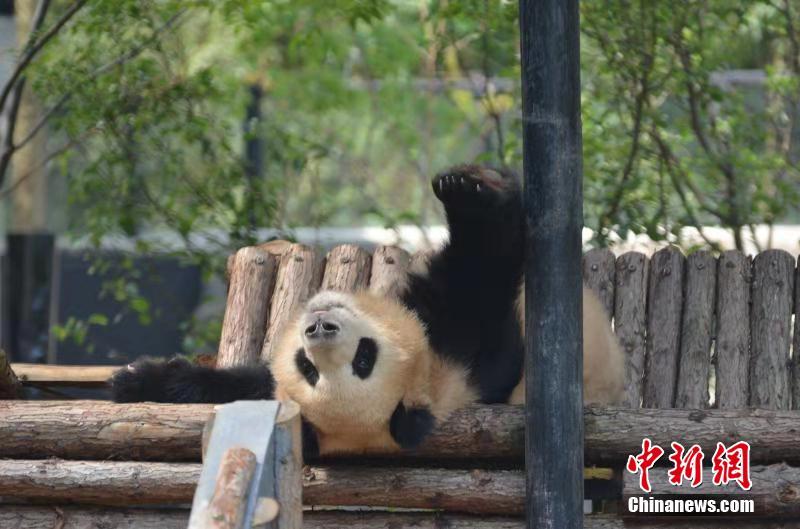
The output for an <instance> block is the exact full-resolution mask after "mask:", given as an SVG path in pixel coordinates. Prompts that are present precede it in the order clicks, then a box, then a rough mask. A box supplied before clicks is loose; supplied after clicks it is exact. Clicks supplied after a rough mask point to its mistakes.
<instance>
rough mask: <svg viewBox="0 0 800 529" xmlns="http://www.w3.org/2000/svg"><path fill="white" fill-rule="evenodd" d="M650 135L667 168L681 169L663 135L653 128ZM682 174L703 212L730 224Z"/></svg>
mask: <svg viewBox="0 0 800 529" xmlns="http://www.w3.org/2000/svg"><path fill="white" fill-rule="evenodd" d="M649 135H650V137H651V138H652V139H653V142H654V143H655V144H656V146H657V147H658V151H659V154H660V156H661V158H662V160H664V162H665V163H666V164H667V167H669V168H670V170H672V169H673V168H674V169H679V168H680V165H679V163H678V159H677V157H676V156H675V154H674V153H673V152H672V149H671V148H670V146H669V144H667V142H666V141H665V140H664V138H662V137H661V134H660V133H659V132H658V129H656V128H655V127H653V128H652V129H651V130H650V131H649ZM680 172H681V175H682V180H683V182H684V183H685V184H686V187H688V188H689V190H690V191H691V192H692V195H694V197H695V200H697V203H698V204H699V206H700V208H701V209H702V210H704V211H705V212H707V213H710V214H711V215H714V216H715V217H717V218H718V219H719V220H720V221H721V222H723V223H725V222H728V221H729V220H730V219H729V218H728V216H727V215H725V213H723V212H722V211H721V210H719V209H717V208H714V207H713V206H711V205H710V204H708V202H707V201H706V199H705V197H704V196H703V193H702V192H701V191H700V189H699V188H698V187H697V186H696V185H694V182H692V180H691V179H690V178H689V176H688V175H687V174H686V173H685V171H683V170H680Z"/></svg>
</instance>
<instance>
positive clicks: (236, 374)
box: [111, 357, 275, 404]
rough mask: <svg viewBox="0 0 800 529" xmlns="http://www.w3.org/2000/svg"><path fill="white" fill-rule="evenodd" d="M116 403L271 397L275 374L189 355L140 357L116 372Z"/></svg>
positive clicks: (220, 401)
mask: <svg viewBox="0 0 800 529" xmlns="http://www.w3.org/2000/svg"><path fill="white" fill-rule="evenodd" d="M111 388H112V397H113V399H114V402H145V401H149V402H173V403H201V402H206V403H215V404H222V403H226V402H233V401H235V400H257V399H271V398H272V397H273V393H274V391H275V381H274V379H273V378H272V374H271V373H270V372H269V369H267V368H266V367H264V366H258V367H235V368H232V369H225V370H222V369H220V370H217V369H212V368H210V367H205V366H196V365H193V364H191V363H190V362H189V361H188V360H186V359H185V358H179V357H178V358H174V359H172V360H170V361H169V362H156V361H152V360H139V361H137V362H136V363H134V364H132V365H131V366H130V367H128V368H123V369H120V370H119V371H117V372H116V373H114V376H113V377H112V379H111Z"/></svg>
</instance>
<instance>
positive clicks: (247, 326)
mask: <svg viewBox="0 0 800 529" xmlns="http://www.w3.org/2000/svg"><path fill="white" fill-rule="evenodd" d="M277 268H278V263H277V258H276V257H275V256H274V255H272V254H270V253H269V252H267V251H265V250H263V249H260V248H256V247H248V248H242V249H241V250H239V251H238V252H236V259H235V260H234V262H233V270H232V271H231V281H230V288H229V291H228V302H227V305H226V306H225V318H224V320H223V322H222V336H221V337H220V341H219V354H218V355H217V366H218V367H234V366H243V365H253V364H255V363H257V362H258V360H259V358H260V356H261V348H262V347H263V345H264V336H265V334H266V331H267V323H268V322H269V301H270V296H272V289H273V286H274V285H275V273H276V271H277Z"/></svg>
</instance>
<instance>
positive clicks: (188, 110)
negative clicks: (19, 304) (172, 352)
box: [0, 0, 800, 332]
mask: <svg viewBox="0 0 800 529" xmlns="http://www.w3.org/2000/svg"><path fill="white" fill-rule="evenodd" d="M77 3H80V2H75V4H77ZM75 4H72V3H70V2H56V3H55V4H54V6H53V8H52V9H51V11H52V12H51V13H50V14H48V18H47V21H46V22H45V24H44V27H45V28H46V27H48V25H49V24H52V23H54V22H55V21H56V20H58V17H59V15H60V14H63V13H64V12H67V11H68V10H69V9H70V7H71V6H73V5H75ZM581 16H582V20H581V24H582V83H583V97H582V99H583V141H584V173H585V184H584V189H585V191H584V193H585V207H584V212H585V218H586V225H587V226H588V227H590V228H592V229H594V230H595V239H594V240H593V244H606V243H607V242H608V239H609V237H610V236H611V235H612V234H614V233H616V234H618V235H620V236H623V237H624V236H626V235H627V234H628V233H645V234H647V235H649V236H650V237H651V238H653V239H655V240H662V239H668V240H671V241H674V242H678V243H680V242H681V239H680V233H681V231H680V230H681V229H682V228H683V227H686V226H694V227H697V228H699V229H700V230H701V233H704V232H703V231H702V229H703V227H706V226H722V227H724V228H726V229H728V230H729V231H730V232H731V233H732V234H733V236H734V240H735V242H736V245H737V246H738V247H740V248H741V247H742V246H743V245H744V241H745V239H747V238H750V237H752V236H753V227H754V226H755V225H757V224H766V225H769V226H771V225H773V224H776V223H782V222H797V221H798V220H799V219H800V214H799V213H798V208H797V207H796V204H797V201H798V198H800V197H798V193H799V192H800V178H799V175H798V160H799V159H800V29H799V28H800V4H798V2H797V0H687V1H682V2H664V1H658V0H639V1H627V0H586V1H583V2H581ZM518 60H519V55H518V20H517V13H516V2H513V1H501V0H466V1H461V0H459V1H455V0H413V1H412V0H344V1H337V2H327V1H324V0H294V1H290V0H263V1H245V0H224V1H208V0H206V1H203V0H193V1H185V0H181V1H177V0H171V1H155V0H95V1H89V2H83V5H81V6H80V9H79V11H78V12H77V14H75V16H74V17H72V18H71V19H70V21H69V22H68V23H67V24H65V26H64V28H63V29H62V30H61V31H60V32H59V33H58V35H57V36H56V37H55V38H54V39H52V40H51V41H50V42H48V44H47V46H45V47H44V48H43V50H42V52H41V53H40V54H38V55H37V56H36V58H35V60H33V61H32V63H31V65H30V67H29V68H28V69H27V70H28V71H27V72H26V76H27V79H28V82H29V83H30V86H32V87H33V88H34V90H35V93H36V94H37V97H38V98H39V101H40V104H41V106H42V108H43V109H44V111H45V112H47V114H46V115H47V116H49V122H48V135H49V137H50V141H48V145H49V146H50V147H49V148H50V149H51V152H49V153H48V154H47V156H46V159H52V160H53V161H55V162H57V163H54V164H52V165H53V168H52V170H53V171H55V172H56V173H57V178H59V179H60V180H61V181H63V182H65V186H66V187H65V189H66V190H67V196H68V201H69V202H68V206H67V208H66V210H65V211H66V213H65V218H66V219H67V221H68V225H69V233H70V234H72V235H73V236H75V237H78V238H81V239H83V240H85V241H88V242H89V243H91V244H93V245H100V243H101V242H102V241H103V240H104V239H108V238H110V237H125V238H127V239H129V240H134V241H135V243H136V249H137V250H138V251H140V252H147V251H153V250H156V249H159V250H164V249H166V250H168V251H170V252H174V253H176V254H178V255H180V256H181V257H182V258H185V259H187V260H190V261H191V262H195V263H199V264H200V265H201V266H202V267H203V269H204V270H206V271H207V272H208V274H213V273H218V272H219V271H220V270H221V269H222V266H223V265H224V259H225V257H226V255H227V254H228V253H229V252H230V251H232V250H233V249H235V248H237V247H240V246H242V245H245V244H248V243H252V242H254V241H255V240H256V238H257V236H256V230H257V229H258V228H262V227H277V228H280V229H282V230H284V231H285V232H286V233H287V234H288V235H289V236H290V235H291V228H292V227H294V226H309V225H310V226H320V225H324V226H350V225H385V226H393V225H395V224H398V223H420V224H430V223H436V222H439V221H440V220H441V219H440V212H439V211H438V210H437V209H436V205H435V203H434V201H432V200H431V194H430V193H428V183H427V182H428V179H429V178H430V176H431V174H433V173H434V172H436V171H437V170H438V169H440V168H443V167H445V166H447V165H449V164H452V163H454V162H460V161H472V160H478V161H485V162H490V163H505V164H509V165H511V166H512V167H517V168H519V166H520V164H521V153H520V147H521V145H520V143H521V142H520V126H519V117H520V116H519V109H520V100H519V99H520V90H519V86H518V79H519V64H518ZM737 70H758V71H760V72H762V73H763V75H762V77H763V80H761V81H757V82H755V83H753V82H747V83H740V82H736V81H735V80H736V79H737V77H736V75H733V76H731V75H730V74H731V71H734V72H733V73H734V74H735V73H736V72H735V71H737ZM726 72H727V74H726ZM750 73H753V72H750ZM756 78H758V75H756ZM731 79H733V81H731ZM254 93H258V94H260V97H256V98H254V96H253V94H254ZM254 105H255V106H256V107H257V110H258V113H260V118H258V119H251V120H249V121H247V120H246V116H247V112H248V107H250V113H251V114H253V111H254ZM248 140H249V141H251V142H257V143H256V144H257V145H260V149H261V151H260V152H261V155H262V156H263V171H261V172H260V173H259V172H256V171H254V170H253V168H252V167H250V166H248V164H247V163H246V162H245V161H244V160H245V157H244V145H245V144H246V142H247V141H248ZM13 189H14V176H13V175H10V176H8V177H7V178H6V179H5V183H4V184H3V187H2V188H0V193H2V196H3V197H4V198H7V197H8V195H9V194H10V193H13ZM158 230H167V231H173V232H174V233H175V234H176V235H177V237H178V239H177V241H179V244H175V239H172V242H171V243H170V244H169V245H168V248H163V247H159V244H158V243H156V242H153V240H152V239H148V238H146V237H143V236H142V235H143V234H145V233H149V232H153V231H158ZM200 234H202V236H203V237H202V240H203V243H204V244H203V245H202V250H201V249H200V248H199V247H198V246H197V241H198V237H199V235H200ZM706 242H707V244H708V245H709V246H711V247H716V244H717V241H715V240H713V239H711V238H707V240H706ZM757 243H758V244H759V245H761V246H766V245H768V244H769V240H768V239H767V240H761V241H757ZM98 266H100V267H102V266H103V265H102V263H99V264H98ZM119 278H120V279H119V280H118V281H116V282H112V283H111V284H110V285H109V291H110V292H112V293H113V294H114V295H115V296H116V297H118V298H119V299H121V300H130V302H131V303H130V305H131V306H132V309H133V310H135V311H137V312H138V313H140V315H142V317H146V314H147V302H146V300H142V299H141V298H140V297H139V296H137V293H136V289H135V280H136V277H135V270H132V268H131V267H130V266H129V267H128V268H127V270H126V269H125V266H124V264H123V266H122V270H120V271H119ZM93 323H94V324H102V322H99V321H96V322H93ZM75 325H77V323H75ZM65 332H66V331H65Z"/></svg>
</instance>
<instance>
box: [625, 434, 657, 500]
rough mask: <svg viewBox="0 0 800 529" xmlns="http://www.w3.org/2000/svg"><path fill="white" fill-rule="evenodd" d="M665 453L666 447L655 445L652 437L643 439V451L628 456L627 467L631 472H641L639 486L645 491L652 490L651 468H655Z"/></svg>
mask: <svg viewBox="0 0 800 529" xmlns="http://www.w3.org/2000/svg"><path fill="white" fill-rule="evenodd" d="M663 455H664V449H663V448H661V447H660V446H658V445H654V444H653V443H652V442H651V441H650V439H648V438H647V437H645V438H644V439H642V451H641V452H640V453H639V454H638V455H636V456H628V464H627V465H626V468H627V469H628V472H630V473H631V474H636V473H637V472H639V487H641V489H642V490H643V491H645V492H650V490H651V489H650V474H649V470H650V469H651V468H653V465H655V464H656V461H658V459H659V458H660V457H661V456H663Z"/></svg>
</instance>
